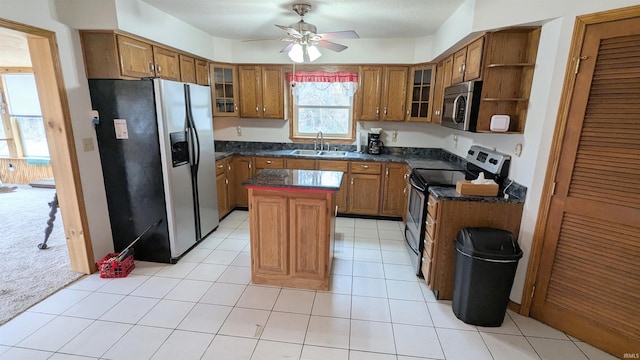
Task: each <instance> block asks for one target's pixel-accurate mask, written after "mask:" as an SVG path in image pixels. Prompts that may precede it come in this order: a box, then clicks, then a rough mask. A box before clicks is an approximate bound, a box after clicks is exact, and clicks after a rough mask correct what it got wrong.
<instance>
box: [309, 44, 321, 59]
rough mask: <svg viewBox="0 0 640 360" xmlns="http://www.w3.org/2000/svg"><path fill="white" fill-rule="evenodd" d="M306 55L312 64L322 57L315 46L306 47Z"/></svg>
mask: <svg viewBox="0 0 640 360" xmlns="http://www.w3.org/2000/svg"><path fill="white" fill-rule="evenodd" d="M307 55H309V61H310V62H314V61H316V60H318V58H319V57H320V56H322V53H320V50H318V48H317V47H316V46H315V45H310V46H307Z"/></svg>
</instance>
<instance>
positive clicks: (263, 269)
mask: <svg viewBox="0 0 640 360" xmlns="http://www.w3.org/2000/svg"><path fill="white" fill-rule="evenodd" d="M333 197H334V194H333V193H332V192H300V191H295V190H294V191H291V190H290V189H287V191H281V190H269V189H262V188H250V189H249V202H250V207H249V218H250V224H251V225H250V226H251V280H252V282H253V283H254V284H267V285H276V286H290V287H298V288H305V289H314V290H328V289H329V278H330V276H329V275H330V269H331V260H332V258H333V250H332V249H333V242H334V235H333V234H334V231H335V213H334V212H333V211H331V209H332V208H333Z"/></svg>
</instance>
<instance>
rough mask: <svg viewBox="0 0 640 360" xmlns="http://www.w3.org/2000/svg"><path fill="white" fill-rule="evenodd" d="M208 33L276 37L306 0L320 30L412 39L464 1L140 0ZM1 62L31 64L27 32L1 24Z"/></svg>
mask: <svg viewBox="0 0 640 360" xmlns="http://www.w3.org/2000/svg"><path fill="white" fill-rule="evenodd" d="M143 1H144V2H146V3H148V4H150V5H152V6H154V7H156V8H158V9H160V10H161V11H163V12H166V13H168V14H170V15H173V16H175V17H176V18H178V19H180V20H182V21H184V22H186V23H189V24H191V25H193V26H194V27H196V28H199V29H201V30H203V31H205V32H207V33H209V34H211V35H212V36H216V37H221V38H226V39H237V40H242V39H264V38H267V39H269V38H279V37H281V36H283V35H284V32H283V31H282V30H280V29H278V28H276V27H275V26H274V25H275V24H278V25H291V24H294V23H296V22H297V21H298V20H300V17H299V16H298V15H297V14H296V13H295V12H294V11H293V9H292V6H293V4H297V3H306V4H310V5H311V11H310V12H309V13H308V14H307V15H306V16H305V21H306V22H308V23H311V24H313V25H316V26H317V27H318V32H319V33H324V32H332V31H341V30H355V31H356V32H357V33H358V34H359V35H360V37H361V38H374V39H377V38H416V37H421V36H426V35H430V34H433V33H434V32H435V31H436V30H437V29H438V27H439V26H440V25H441V24H442V23H443V22H444V21H445V20H446V19H447V18H448V17H449V16H450V15H451V14H452V13H453V12H454V11H455V10H456V9H457V8H458V7H459V6H460V5H461V4H462V3H463V2H464V0H298V1H296V0H181V1H175V0H143ZM0 66H1V67H31V59H30V58H29V50H28V46H27V41H26V37H25V36H24V35H23V34H22V33H19V32H16V31H12V30H8V29H3V28H0Z"/></svg>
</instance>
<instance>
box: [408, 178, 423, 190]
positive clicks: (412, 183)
mask: <svg viewBox="0 0 640 360" xmlns="http://www.w3.org/2000/svg"><path fill="white" fill-rule="evenodd" d="M409 184H411V187H412V188H414V189H417V190H420V192H424V191H425V190H426V189H425V188H424V187H423V186H420V185H419V184H418V183H416V181H415V180H414V179H413V177H412V176H409Z"/></svg>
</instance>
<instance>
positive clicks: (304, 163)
mask: <svg viewBox="0 0 640 360" xmlns="http://www.w3.org/2000/svg"><path fill="white" fill-rule="evenodd" d="M285 169H299V170H315V169H316V161H315V160H314V159H289V158H288V159H286V161H285Z"/></svg>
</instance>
